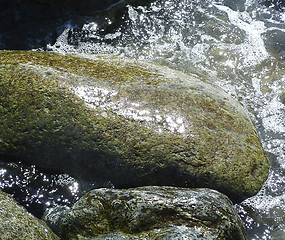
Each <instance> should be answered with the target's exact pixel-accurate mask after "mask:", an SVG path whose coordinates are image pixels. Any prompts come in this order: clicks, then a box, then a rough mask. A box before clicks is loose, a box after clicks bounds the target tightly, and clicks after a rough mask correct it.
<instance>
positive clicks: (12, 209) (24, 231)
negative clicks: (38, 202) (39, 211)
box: [0, 192, 59, 240]
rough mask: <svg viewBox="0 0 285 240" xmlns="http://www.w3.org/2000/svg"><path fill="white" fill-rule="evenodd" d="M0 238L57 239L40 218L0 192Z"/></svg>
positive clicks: (18, 239) (21, 239) (3, 239)
mask: <svg viewBox="0 0 285 240" xmlns="http://www.w3.org/2000/svg"><path fill="white" fill-rule="evenodd" d="M0 203H1V205H0V236H1V240H11V239H13V240H58V239H59V238H58V237H57V236H56V235H55V234H54V233H53V232H52V231H51V230H50V229H49V228H48V226H47V225H46V224H45V223H44V222H43V221H41V220H39V219H37V218H36V217H34V216H32V215H31V214H30V213H28V212H27V210H26V209H25V208H24V207H22V206H19V205H18V204H17V203H16V201H15V200H14V199H13V198H12V197H11V196H10V195H8V194H6V193H3V192H0Z"/></svg>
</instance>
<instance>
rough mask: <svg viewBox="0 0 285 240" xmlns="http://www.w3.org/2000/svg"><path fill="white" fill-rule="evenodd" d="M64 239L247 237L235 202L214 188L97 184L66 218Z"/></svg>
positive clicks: (62, 231) (64, 220)
mask: <svg viewBox="0 0 285 240" xmlns="http://www.w3.org/2000/svg"><path fill="white" fill-rule="evenodd" d="M60 236H61V238H62V239H63V240H64V239H145V240H147V239H208V240H210V239H211V240H212V239H216V240H217V239H220V240H224V239H234V240H241V239H244V240H245V239H248V238H247V235H246V232H245V228H244V226H243V224H242V221H241V219H240V217H239V216H238V214H237V211H236V210H235V208H234V206H233V205H232V202H231V201H230V200H229V199H228V198H227V197H226V196H225V195H223V194H221V193H219V192H217V191H214V190H210V189H185V188H176V187H154V186H152V187H140V188H135V189H127V190H117V189H107V188H103V189H95V190H92V191H90V192H88V193H87V194H85V195H84V196H83V197H82V198H81V199H79V201H78V202H77V203H75V205H74V206H73V207H72V208H71V210H70V211H69V212H68V213H67V215H66V216H65V218H64V219H63V222H62V225H61V234H60Z"/></svg>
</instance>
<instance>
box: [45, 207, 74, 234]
mask: <svg viewBox="0 0 285 240" xmlns="http://www.w3.org/2000/svg"><path fill="white" fill-rule="evenodd" d="M69 210H70V207H68V206H59V205H57V206H53V207H51V208H48V209H46V211H45V212H44V214H43V216H42V220H43V221H44V222H45V223H46V224H47V225H48V226H49V227H50V229H51V230H52V231H53V232H54V233H56V234H59V230H60V229H59V227H60V225H61V223H62V219H63V218H64V217H65V215H66V213H67V212H68V211H69Z"/></svg>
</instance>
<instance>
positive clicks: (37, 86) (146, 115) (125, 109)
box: [0, 51, 269, 201]
mask: <svg viewBox="0 0 285 240" xmlns="http://www.w3.org/2000/svg"><path fill="white" fill-rule="evenodd" d="M0 79H1V81H0V115H1V119H0V155H3V156H9V158H10V159H11V158H14V159H15V160H21V161H23V162H28V163H31V164H35V165H36V166H40V167H43V168H49V169H55V170H57V171H62V172H65V173H69V174H71V175H73V176H75V177H77V178H78V179H81V180H86V181H92V182H93V183H94V186H97V187H99V186H106V184H107V183H108V182H111V183H112V184H114V185H115V186H116V187H118V188H122V187H135V186H144V185H171V186H185V187H210V188H213V189H216V190H219V191H221V192H223V193H225V194H227V195H228V196H229V197H230V198H231V199H232V200H234V201H241V200H242V199H244V198H246V197H249V196H252V195H254V194H256V193H257V192H258V190H259V189H260V187H261V186H262V184H263V182H264V181H265V180H266V178H267V175H268V169H269V166H268V161H267V159H266V157H265V156H264V153H263V150H262V147H261V145H260V142H259V139H258V136H257V134H256V131H255V129H254V127H253V125H252V123H251V121H250V119H249V117H248V115H247V114H246V113H245V111H244V110H243V108H242V107H241V105H240V104H239V103H238V102H237V101H236V100H234V99H233V98H231V97H230V96H229V95H227V94H225V93H224V92H223V91H221V90H220V89H217V88H215V87H213V86H211V85H209V84H206V83H204V82H202V81H201V80H199V79H198V78H197V77H196V76H194V75H187V74H184V73H182V72H178V71H175V70H171V69H169V68H166V67H162V66H159V65H155V64H152V63H148V62H143V61H138V60H130V59H123V58H117V57H112V56H89V58H87V57H85V58H84V57H79V56H71V55H60V54H56V53H49V52H25V51H23V52H22V51H2V52H1V54H0Z"/></svg>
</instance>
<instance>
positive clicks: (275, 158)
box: [47, 0, 285, 239]
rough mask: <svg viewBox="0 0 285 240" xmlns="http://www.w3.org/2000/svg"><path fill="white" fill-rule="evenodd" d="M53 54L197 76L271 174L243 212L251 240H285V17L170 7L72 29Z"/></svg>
mask: <svg viewBox="0 0 285 240" xmlns="http://www.w3.org/2000/svg"><path fill="white" fill-rule="evenodd" d="M47 50H51V51H60V52H76V53H88V54H89V53H111V54H115V55H119V56H127V57H133V58H139V59H145V60H150V61H154V62H157V63H160V64H163V65H167V66H169V67H171V68H175V69H179V70H181V71H183V72H190V73H195V74H197V75H199V76H200V77H201V78H202V79H204V81H206V82H209V83H211V84H214V85H217V86H219V87H221V88H222V89H224V90H225V91H226V92H228V93H229V94H231V95H232V96H233V97H234V98H237V99H238V100H239V101H240V102H241V103H242V104H243V106H244V108H245V109H247V111H248V112H249V114H250V116H251V119H252V121H253V123H254V125H255V127H256V129H257V132H258V134H259V135H260V138H261V141H262V144H263V147H264V149H265V151H266V152H267V153H268V156H269V158H270V161H271V164H272V168H271V171H270V175H269V178H268V180H267V182H266V183H265V184H264V187H263V188H262V189H261V191H260V192H259V193H258V194H257V195H256V196H254V197H251V198H249V199H247V200H245V201H244V202H242V203H241V204H239V205H237V206H236V207H237V209H238V211H239V213H240V215H241V217H242V219H243V221H244V223H245V226H246V229H247V232H248V235H249V237H250V239H285V13H283V12H282V9H279V11H277V10H275V9H274V8H271V7H265V6H263V5H261V4H259V3H258V2H257V1H253V0H218V1H212V0H179V1H178V0H165V1H156V2H154V3H152V4H150V5H148V6H136V7H134V6H127V9H126V12H125V14H123V15H122V17H120V18H118V17H114V15H113V13H112V9H109V10H108V11H106V12H104V14H102V15H100V16H98V17H90V19H89V21H87V22H86V24H84V25H83V26H76V25H72V24H69V25H66V28H65V30H64V31H63V33H62V35H61V36H60V37H59V38H58V39H57V42H56V43H55V44H54V45H48V46H47Z"/></svg>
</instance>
